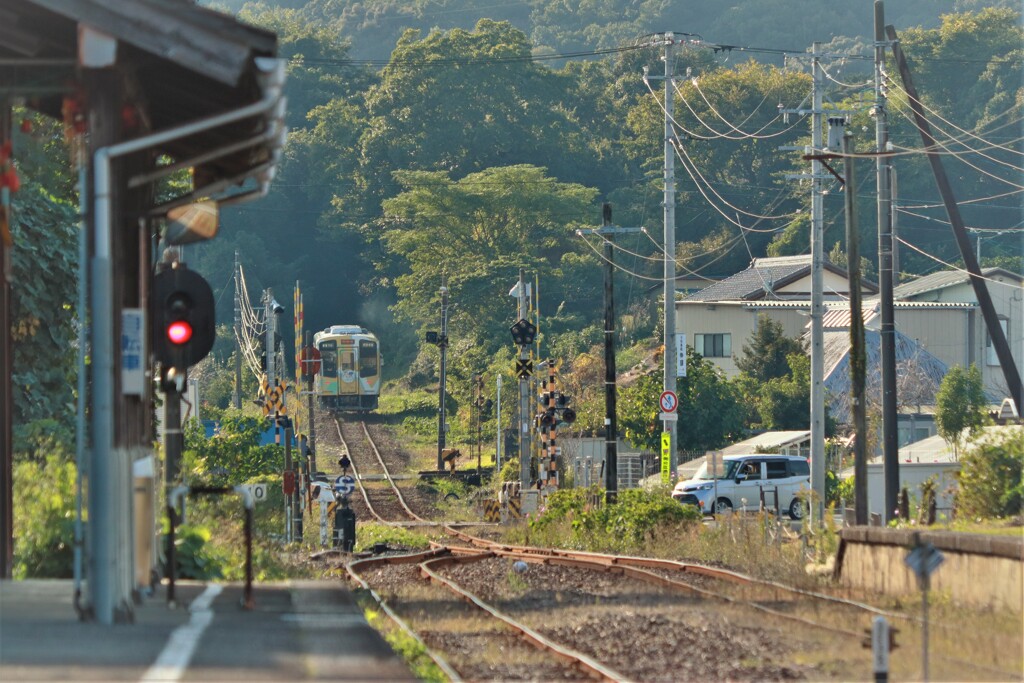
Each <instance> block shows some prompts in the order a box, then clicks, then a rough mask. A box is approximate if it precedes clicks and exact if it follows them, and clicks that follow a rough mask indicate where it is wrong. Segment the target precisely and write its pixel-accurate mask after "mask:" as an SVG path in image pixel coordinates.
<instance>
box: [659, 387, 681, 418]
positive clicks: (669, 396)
mask: <svg viewBox="0 0 1024 683" xmlns="http://www.w3.org/2000/svg"><path fill="white" fill-rule="evenodd" d="M658 405H659V406H661V409H662V410H663V411H664V412H666V413H674V412H676V408H678V407H679V399H678V398H677V397H676V392H674V391H663V392H661V398H659V399H658Z"/></svg>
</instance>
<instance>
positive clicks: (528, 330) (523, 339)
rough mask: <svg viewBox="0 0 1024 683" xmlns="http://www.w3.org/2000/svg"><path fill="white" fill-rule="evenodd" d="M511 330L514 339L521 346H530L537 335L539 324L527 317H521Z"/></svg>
mask: <svg viewBox="0 0 1024 683" xmlns="http://www.w3.org/2000/svg"><path fill="white" fill-rule="evenodd" d="M509 331H510V332H511V333H512V341H514V342H515V343H516V344H518V345H519V346H529V345H530V344H532V343H533V340H534V338H535V337H536V336H537V326H536V325H534V324H533V323H531V322H530V321H529V320H527V319H526V318H520V319H519V320H518V321H517V322H516V324H515V325H513V326H512V327H510V328H509Z"/></svg>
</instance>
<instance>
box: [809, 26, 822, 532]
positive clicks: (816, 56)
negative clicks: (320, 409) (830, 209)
mask: <svg viewBox="0 0 1024 683" xmlns="http://www.w3.org/2000/svg"><path fill="white" fill-rule="evenodd" d="M820 60H821V44H820V43H817V42H816V43H814V45H813V47H812V50H811V100H812V106H811V147H812V149H813V151H812V154H813V155H817V154H819V153H820V152H821V149H822V142H821V116H822V113H823V111H822V90H823V86H824V78H823V73H822V69H821V61H820ZM823 172H824V171H823V169H822V167H821V161H820V160H819V159H813V158H812V159H811V416H810V417H811V490H812V491H813V492H814V497H813V504H812V505H811V506H810V512H811V515H810V516H811V519H810V521H811V523H812V524H818V525H820V524H821V523H822V521H823V519H824V510H825V382H824V378H825V357H824V347H825V341H824V340H825V335H824V328H823V324H822V323H823V321H824V317H825V305H824V302H823V298H824V297H823V291H824V285H823V282H822V270H823V268H822V265H823V259H824V254H823V248H822V239H823V234H824V206H823V197H822V174H823Z"/></svg>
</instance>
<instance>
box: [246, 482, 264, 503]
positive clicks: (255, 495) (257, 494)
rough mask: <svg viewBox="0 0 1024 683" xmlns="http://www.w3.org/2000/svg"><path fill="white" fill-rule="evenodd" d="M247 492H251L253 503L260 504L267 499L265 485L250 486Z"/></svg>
mask: <svg viewBox="0 0 1024 683" xmlns="http://www.w3.org/2000/svg"><path fill="white" fill-rule="evenodd" d="M249 490H250V491H251V492H252V499H253V502H255V503H262V502H263V501H265V500H266V499H267V485H266V484H251V485H250V486H249Z"/></svg>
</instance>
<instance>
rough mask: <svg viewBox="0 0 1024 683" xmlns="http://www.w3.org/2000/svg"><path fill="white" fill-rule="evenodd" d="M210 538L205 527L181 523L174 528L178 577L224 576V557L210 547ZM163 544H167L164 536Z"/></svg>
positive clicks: (210, 577) (201, 579) (206, 579)
mask: <svg viewBox="0 0 1024 683" xmlns="http://www.w3.org/2000/svg"><path fill="white" fill-rule="evenodd" d="M165 533H166V529H165ZM210 538H211V533H210V530H209V529H208V528H206V527H202V526H196V525H192V524H182V525H181V526H179V527H176V528H175V529H174V566H175V571H176V576H177V577H178V578H180V579H195V580H197V581H212V580H216V579H223V578H224V559H223V558H222V557H220V556H219V555H218V554H217V552H216V551H215V550H214V549H213V548H212V544H210ZM163 545H164V546H165V547H166V545H167V539H166V536H165V537H164V540H163Z"/></svg>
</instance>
